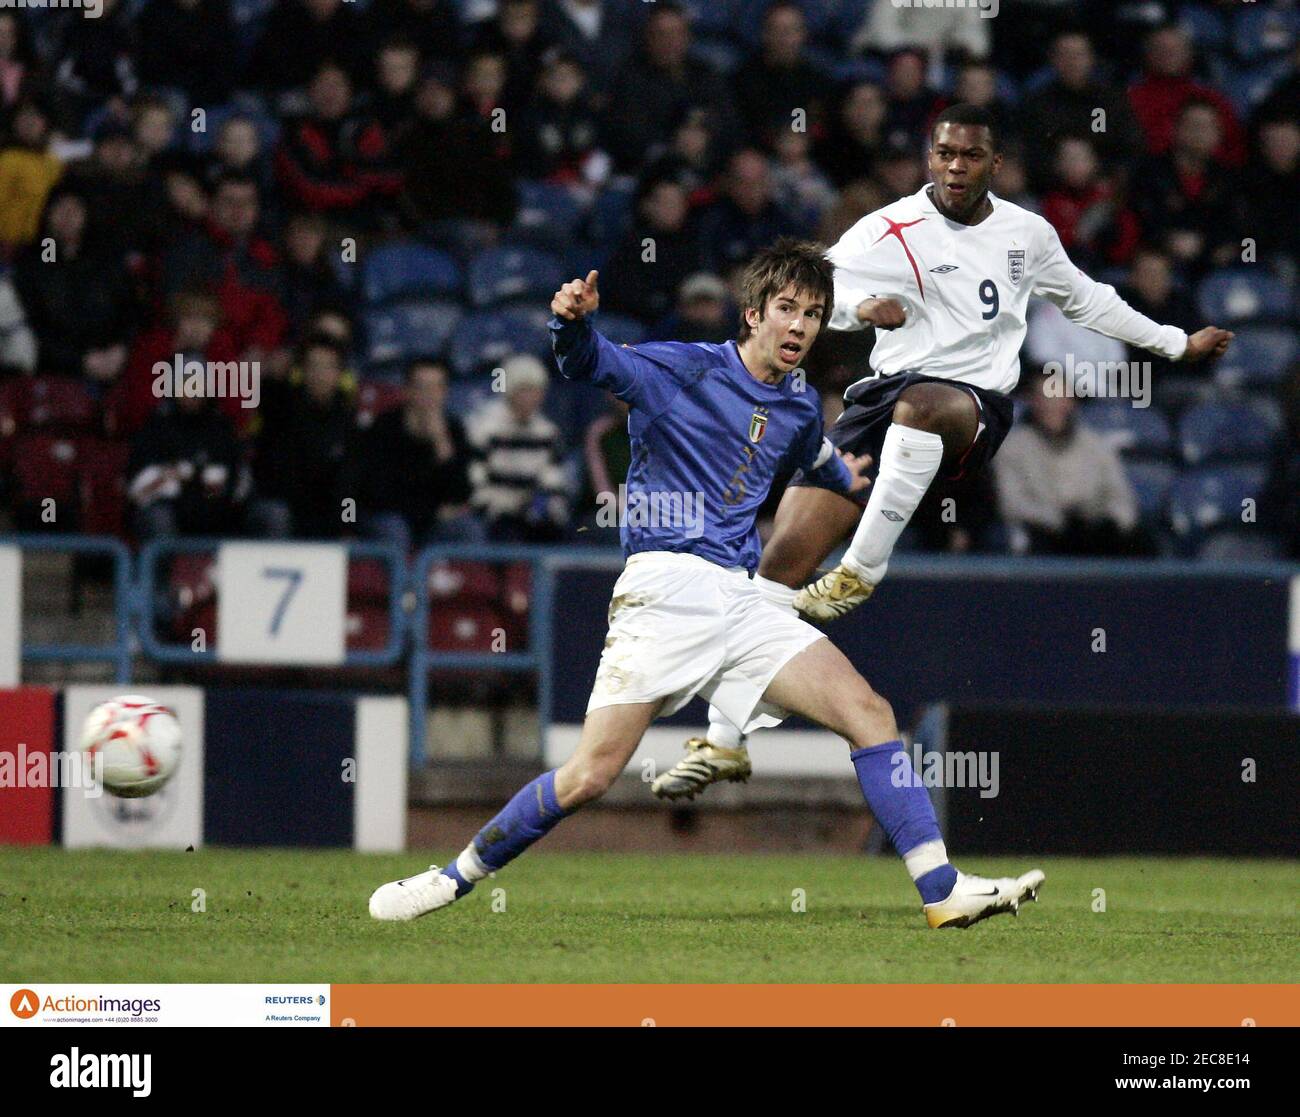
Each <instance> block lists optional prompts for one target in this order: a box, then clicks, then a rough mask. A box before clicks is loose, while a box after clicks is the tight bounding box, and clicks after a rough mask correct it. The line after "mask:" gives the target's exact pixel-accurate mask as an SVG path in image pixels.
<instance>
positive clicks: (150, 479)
mask: <svg viewBox="0 0 1300 1117" xmlns="http://www.w3.org/2000/svg"><path fill="white" fill-rule="evenodd" d="M250 488H251V483H250V475H249V471H248V466H247V464H246V463H245V461H244V456H243V450H242V448H241V447H240V444H239V440H238V438H236V437H235V428H234V426H233V425H232V424H231V422H230V419H229V418H228V417H227V416H226V415H225V414H223V413H222V411H221V410H220V409H219V408H218V407H217V405H216V401H215V400H213V399H211V398H208V397H206V396H186V395H180V396H177V397H176V398H175V399H167V400H165V401H164V402H163V404H162V406H161V407H160V408H159V409H158V410H157V411H156V412H155V413H154V414H153V415H152V416H151V417H150V419H149V421H148V422H147V423H146V424H145V425H144V427H143V429H142V430H141V431H140V432H139V433H138V434H137V435H136V436H135V438H134V439H132V442H131V457H130V459H129V461H128V464H127V496H128V498H129V499H130V501H131V503H132V505H133V506H134V514H133V516H132V523H133V526H134V528H135V534H136V535H137V537H138V538H139V539H140V541H141V542H146V541H148V540H150V539H160V538H167V537H169V536H176V535H230V534H233V533H235V532H236V531H238V530H239V529H240V528H241V527H244V526H248V527H249V528H250V529H251V530H252V532H253V533H254V534H257V529H258V527H259V526H260V525H258V524H257V523H256V522H251V521H249V520H248V518H247V516H246V503H245V502H246V501H247V499H248V495H249V491H250Z"/></svg>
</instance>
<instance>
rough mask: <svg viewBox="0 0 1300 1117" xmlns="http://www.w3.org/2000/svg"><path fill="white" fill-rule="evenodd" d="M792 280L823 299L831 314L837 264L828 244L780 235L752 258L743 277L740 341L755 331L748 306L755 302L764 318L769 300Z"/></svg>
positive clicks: (808, 292) (798, 286)
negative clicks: (827, 252)
mask: <svg viewBox="0 0 1300 1117" xmlns="http://www.w3.org/2000/svg"><path fill="white" fill-rule="evenodd" d="M791 284H793V285H794V287H795V289H796V290H799V291H803V292H805V293H806V294H809V295H811V296H812V297H813V298H814V299H817V300H818V301H820V302H821V303H822V304H823V305H824V306H825V307H826V313H827V315H829V314H830V310H831V307H832V306H833V305H834V303H835V265H834V264H832V263H831V262H830V260H829V259H828V258H827V256H826V247H825V245H821V244H818V243H817V242H816V241H811V240H798V239H797V238H795V237H781V238H780V239H779V240H778V241H777V242H776V243H775V244H773V245H771V246H770V247H768V248H765V249H763V250H762V251H761V252H760V253H758V255H757V256H755V257H754V258H753V259H752V260H750V262H749V264H748V266H746V268H745V272H744V274H743V275H742V276H741V279H740V306H741V312H740V332H739V333H738V334H737V335H736V340H737V341H740V342H743V341H745V340H746V339H747V338H748V337H749V335H750V334H751V333H753V330H751V329H750V328H749V323H748V322H746V321H745V310H746V309H748V308H749V307H751V306H752V307H754V308H755V309H756V310H757V311H758V315H759V317H760V318H762V316H763V314H764V313H765V312H766V310H767V304H768V302H769V301H770V300H771V299H772V298H774V297H775V296H776V295H779V294H780V293H781V292H782V291H784V290H785V289H786V288H787V287H789V286H790V285H791Z"/></svg>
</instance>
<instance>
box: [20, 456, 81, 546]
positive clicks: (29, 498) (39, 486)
mask: <svg viewBox="0 0 1300 1117" xmlns="http://www.w3.org/2000/svg"><path fill="white" fill-rule="evenodd" d="M80 472H81V454H80V449H79V447H78V445H77V442H76V440H75V439H71V438H61V437H59V436H57V435H49V434H24V435H19V436H18V438H17V439H16V440H15V443H14V450H13V475H14V488H15V498H16V503H17V504H19V505H21V506H27V507H29V508H36V509H37V510H38V511H39V510H40V506H41V502H42V501H44V500H46V499H47V498H52V499H53V500H54V501H55V504H54V514H55V517H56V519H55V525H64V526H69V527H70V526H71V523H70V522H69V521H70V518H71V514H72V512H73V510H74V509H76V508H79V507H80V492H79V484H78V482H79V479H80Z"/></svg>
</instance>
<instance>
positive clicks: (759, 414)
mask: <svg viewBox="0 0 1300 1117" xmlns="http://www.w3.org/2000/svg"><path fill="white" fill-rule="evenodd" d="M766 431H767V409H766V408H764V407H760V408H758V410H756V411H755V412H754V414H753V415H752V416H751V417H750V420H749V441H750V442H762V441H763V434H764V433H765V432H766Z"/></svg>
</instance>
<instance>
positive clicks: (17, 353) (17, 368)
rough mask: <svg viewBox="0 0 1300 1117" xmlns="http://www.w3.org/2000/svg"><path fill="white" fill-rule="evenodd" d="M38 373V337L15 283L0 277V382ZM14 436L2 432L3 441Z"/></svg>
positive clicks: (8, 432) (0, 433)
mask: <svg viewBox="0 0 1300 1117" xmlns="http://www.w3.org/2000/svg"><path fill="white" fill-rule="evenodd" d="M35 371H36V335H35V334H34V333H32V328H31V327H30V326H29V325H28V324H27V316H26V314H24V313H23V304H22V302H21V301H20V300H19V298H18V291H17V290H16V289H15V287H14V284H13V280H12V279H11V278H10V277H9V276H7V275H0V381H2V380H4V378H5V377H8V376H13V375H23V374H25V375H28V376H30V375H31V374H32V373H34V372H35ZM12 433H13V431H12V430H9V431H5V430H0V438H8V437H9V435H11V434H12Z"/></svg>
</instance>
